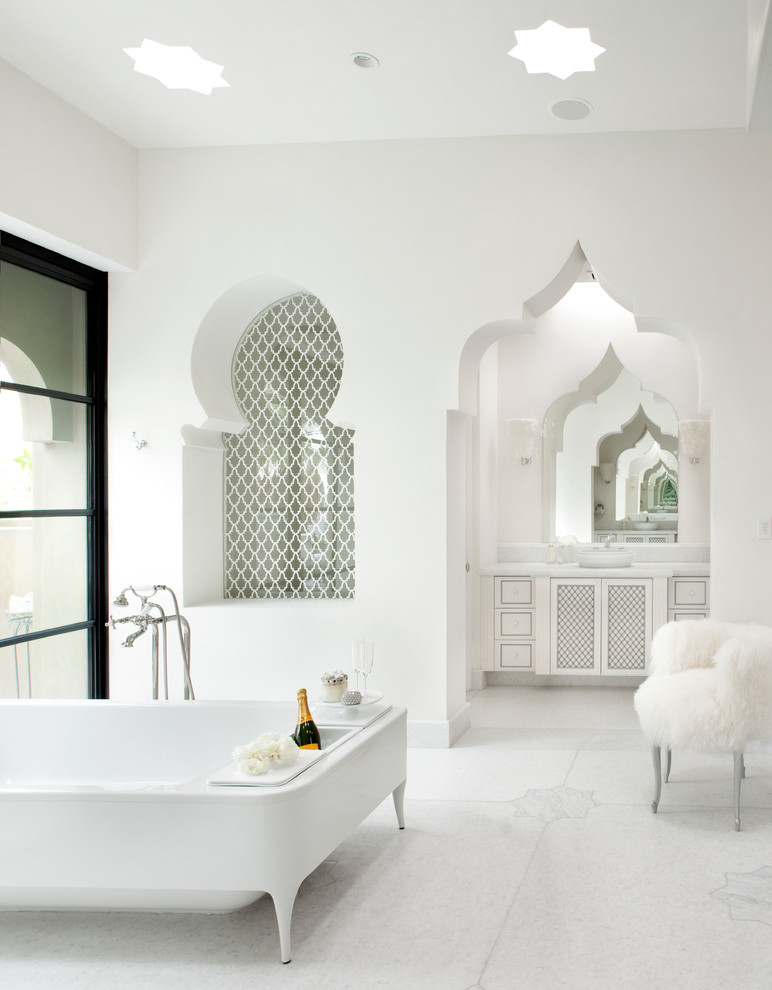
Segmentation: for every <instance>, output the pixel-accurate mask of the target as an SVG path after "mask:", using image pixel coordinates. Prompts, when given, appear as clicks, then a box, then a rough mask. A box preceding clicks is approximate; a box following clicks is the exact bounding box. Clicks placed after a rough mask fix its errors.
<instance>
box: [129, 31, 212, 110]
mask: <svg viewBox="0 0 772 990" xmlns="http://www.w3.org/2000/svg"><path fill="white" fill-rule="evenodd" d="M123 50H124V51H125V52H126V54H127V55H129V56H130V57H131V58H133V59H134V71H135V72H141V73H142V75H143V76H152V77H153V79H157V80H158V81H159V82H161V83H163V84H164V86H166V87H167V89H192V90H193V92H194V93H204V94H205V95H206V96H209V95H210V93H211V92H212V90H213V89H214V88H215V87H217V86H227V85H228V83H227V82H226V81H225V80H224V79H223V78H222V77H221V75H220V73H221V72H222V70H223V67H222V66H221V65H216V64H215V63H214V62H207V60H206V59H205V58H201V56H200V55H197V54H196V53H195V52H194V51H193V49H192V48H188V46H187V45H178V46H175V45H162V44H161V43H160V42H158V41H150V40H149V39H148V38H145V40H144V41H143V42H142V45H141V47H140V48H124V49H123Z"/></svg>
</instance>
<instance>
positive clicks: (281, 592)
mask: <svg viewBox="0 0 772 990" xmlns="http://www.w3.org/2000/svg"><path fill="white" fill-rule="evenodd" d="M191 370H192V377H193V384H194V387H195V389H196V393H197V395H198V396H199V399H200V400H201V403H202V405H203V406H204V409H205V411H206V413H207V415H208V418H207V419H206V421H205V422H204V424H203V425H202V426H201V427H200V428H195V427H192V426H186V427H184V429H183V437H184V440H185V446H184V449H183V569H184V598H185V602H186V604H201V603H205V602H209V603H211V602H217V601H223V600H234V599H237V600H245V599H263V600H264V599H268V600H280V599H302V600H307V599H345V598H351V597H353V593H354V511H353V508H354V507H353V450H352V448H353V443H352V437H353V431H352V430H348V429H344V428H342V427H337V426H335V425H334V424H332V423H331V422H329V420H328V419H327V418H326V417H327V413H328V412H329V409H330V407H331V405H332V403H333V401H334V400H335V397H336V395H337V392H338V388H339V386H340V381H341V376H342V371H343V351H342V346H341V342H340V337H339V335H338V332H337V328H336V327H335V323H334V321H333V319H332V317H331V315H330V314H329V313H328V311H327V310H326V309H325V307H324V305H323V304H322V303H321V301H320V300H319V299H318V298H316V297H315V296H314V295H313V294H311V293H309V292H308V291H307V290H306V289H305V288H304V287H302V286H300V285H298V284H297V283H294V282H291V281H290V280H287V279H282V278H278V277H276V276H271V275H260V276H256V277H254V278H252V279H247V280H246V281H245V282H242V283H239V284H238V285H236V286H234V287H233V288H232V289H231V290H229V291H228V292H227V293H225V295H224V296H222V297H221V298H220V299H219V300H218V301H217V303H215V305H214V306H213V307H212V308H211V310H210V311H209V312H208V313H207V315H206V317H205V318H204V321H203V322H202V324H201V327H200V328H199V332H198V334H197V336H196V339H195V342H194V346H193V352H192V360H191Z"/></svg>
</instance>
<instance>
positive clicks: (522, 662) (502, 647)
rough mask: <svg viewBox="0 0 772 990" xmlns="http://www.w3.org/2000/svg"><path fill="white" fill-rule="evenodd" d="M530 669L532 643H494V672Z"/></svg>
mask: <svg viewBox="0 0 772 990" xmlns="http://www.w3.org/2000/svg"><path fill="white" fill-rule="evenodd" d="M532 668H533V644H532V643H500V642H498V641H497V642H496V670H531V669H532Z"/></svg>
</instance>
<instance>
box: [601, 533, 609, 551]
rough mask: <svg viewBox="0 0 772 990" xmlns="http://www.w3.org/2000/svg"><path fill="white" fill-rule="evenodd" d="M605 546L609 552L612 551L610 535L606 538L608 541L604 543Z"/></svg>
mask: <svg viewBox="0 0 772 990" xmlns="http://www.w3.org/2000/svg"><path fill="white" fill-rule="evenodd" d="M603 546H604V547H605V548H606V549H607V550H610V549H611V535H610V534H609V535H608V536H607V537H606V539H605V541H604V543H603Z"/></svg>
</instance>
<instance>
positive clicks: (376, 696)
mask: <svg viewBox="0 0 772 990" xmlns="http://www.w3.org/2000/svg"><path fill="white" fill-rule="evenodd" d="M382 698H383V691H362V700H361V701H360V702H359V704H358V705H344V704H343V702H342V701H324V700H323V699H322V698H319V699H318V701H319V704H320V705H329V707H330V708H361V707H362V705H374V704H375V703H376V701H380V700H381V699H382Z"/></svg>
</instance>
